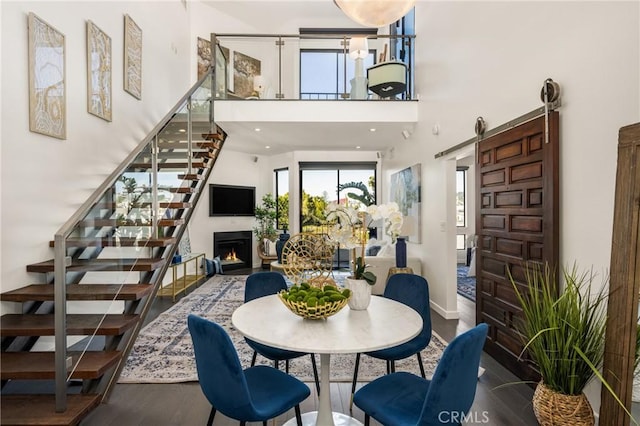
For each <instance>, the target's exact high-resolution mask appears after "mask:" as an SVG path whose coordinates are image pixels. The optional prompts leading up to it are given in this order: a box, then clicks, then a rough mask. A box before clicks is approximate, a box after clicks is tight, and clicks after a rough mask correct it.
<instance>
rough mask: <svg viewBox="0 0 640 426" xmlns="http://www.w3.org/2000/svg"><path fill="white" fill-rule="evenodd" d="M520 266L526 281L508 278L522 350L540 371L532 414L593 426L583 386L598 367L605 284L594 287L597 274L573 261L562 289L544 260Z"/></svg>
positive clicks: (553, 422)
mask: <svg viewBox="0 0 640 426" xmlns="http://www.w3.org/2000/svg"><path fill="white" fill-rule="evenodd" d="M524 271H525V272H524V278H525V282H524V283H517V281H516V280H515V279H514V278H513V276H511V275H510V279H511V283H512V284H513V287H514V289H515V292H516V296H517V298H518V300H519V302H520V305H521V307H522V317H523V318H522V321H521V322H520V324H519V326H518V330H519V331H520V332H521V333H522V335H523V336H524V339H525V349H524V350H523V353H524V351H525V350H526V351H528V352H529V354H530V356H531V358H532V359H533V360H534V361H535V363H536V364H537V366H538V369H539V371H540V376H541V381H540V383H538V385H537V387H536V390H535V393H534V396H533V410H534V413H535V415H536V418H537V419H538V422H539V423H540V424H541V425H543V426H545V425H560V424H562V425H594V424H595V420H594V416H593V409H592V407H591V405H590V404H589V401H588V400H587V398H586V396H585V395H584V393H583V391H584V388H585V386H586V385H587V383H589V381H591V379H593V377H594V375H596V374H597V369H599V368H600V367H601V366H602V360H603V354H604V342H605V339H604V337H605V328H606V308H607V303H606V297H607V296H606V293H605V287H606V286H605V285H604V283H603V285H602V286H599V288H593V287H594V286H593V281H594V279H595V275H594V274H593V273H592V272H580V271H579V270H578V268H577V267H576V266H575V265H574V266H573V267H571V268H568V269H567V268H563V270H562V278H563V284H564V285H563V286H562V289H561V291H557V289H558V287H557V286H558V285H559V283H558V281H557V277H556V273H555V271H553V270H552V268H550V267H549V266H548V265H545V266H544V267H541V266H539V265H537V264H531V263H528V264H526V265H525V267H524Z"/></svg>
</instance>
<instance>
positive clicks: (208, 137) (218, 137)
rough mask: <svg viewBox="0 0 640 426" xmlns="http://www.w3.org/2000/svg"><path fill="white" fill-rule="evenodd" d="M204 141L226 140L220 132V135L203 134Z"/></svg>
mask: <svg viewBox="0 0 640 426" xmlns="http://www.w3.org/2000/svg"><path fill="white" fill-rule="evenodd" d="M202 139H206V140H215V141H221V140H223V139H224V135H223V134H222V133H220V132H218V133H203V134H202Z"/></svg>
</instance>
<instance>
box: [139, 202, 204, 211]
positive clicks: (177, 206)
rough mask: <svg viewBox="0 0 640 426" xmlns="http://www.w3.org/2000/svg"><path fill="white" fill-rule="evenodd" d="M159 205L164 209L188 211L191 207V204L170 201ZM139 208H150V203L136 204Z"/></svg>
mask: <svg viewBox="0 0 640 426" xmlns="http://www.w3.org/2000/svg"><path fill="white" fill-rule="evenodd" d="M158 204H160V207H163V208H166V209H189V208H191V207H193V204H192V203H188V202H184V201H171V202H164V203H158ZM138 205H139V206H140V207H151V203H146V202H145V203H139V204H138Z"/></svg>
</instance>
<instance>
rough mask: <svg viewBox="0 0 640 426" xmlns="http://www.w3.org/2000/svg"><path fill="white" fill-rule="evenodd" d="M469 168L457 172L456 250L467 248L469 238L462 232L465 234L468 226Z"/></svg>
mask: <svg viewBox="0 0 640 426" xmlns="http://www.w3.org/2000/svg"><path fill="white" fill-rule="evenodd" d="M467 171H468V168H467V167H458V169H457V170H456V226H457V227H458V235H456V249H458V250H464V249H465V248H466V247H467V244H466V241H467V236H466V235H465V234H463V233H460V232H465V230H464V229H460V228H466V226H467Z"/></svg>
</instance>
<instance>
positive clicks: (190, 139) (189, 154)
mask: <svg viewBox="0 0 640 426" xmlns="http://www.w3.org/2000/svg"><path fill="white" fill-rule="evenodd" d="M192 119H193V118H192V116H191V96H189V99H187V147H188V148H187V157H188V158H187V173H193V172H192V169H193V145H192V144H193V135H192V134H191V120H192Z"/></svg>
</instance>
